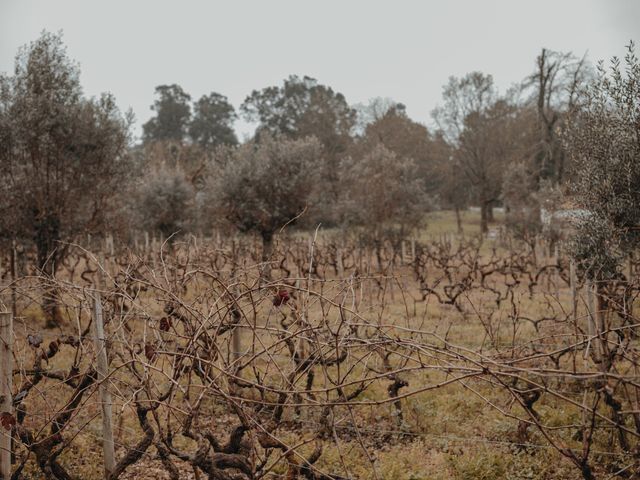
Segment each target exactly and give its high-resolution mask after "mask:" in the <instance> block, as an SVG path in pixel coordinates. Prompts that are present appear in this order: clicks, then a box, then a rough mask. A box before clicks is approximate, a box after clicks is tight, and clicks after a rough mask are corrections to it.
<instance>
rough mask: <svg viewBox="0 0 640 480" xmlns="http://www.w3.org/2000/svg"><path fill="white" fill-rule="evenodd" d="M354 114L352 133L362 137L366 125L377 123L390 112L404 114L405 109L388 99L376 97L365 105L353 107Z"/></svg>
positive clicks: (402, 105) (403, 106)
mask: <svg viewBox="0 0 640 480" xmlns="http://www.w3.org/2000/svg"><path fill="white" fill-rule="evenodd" d="M353 109H354V110H355V112H356V121H355V125H354V132H355V134H356V135H364V132H365V130H366V128H367V126H368V125H371V124H372V123H375V122H377V121H378V120H380V119H381V118H382V117H384V116H385V115H386V114H387V112H389V111H390V110H392V109H393V110H396V111H397V112H403V113H406V107H405V105H404V104H402V103H398V102H396V101H395V100H393V99H392V98H389V97H376V98H372V99H370V100H369V101H368V102H367V103H366V104H363V103H358V104H356V105H354V106H353Z"/></svg>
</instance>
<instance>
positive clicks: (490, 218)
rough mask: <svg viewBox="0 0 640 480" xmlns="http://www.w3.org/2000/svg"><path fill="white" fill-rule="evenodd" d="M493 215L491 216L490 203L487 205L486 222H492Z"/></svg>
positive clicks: (491, 207)
mask: <svg viewBox="0 0 640 480" xmlns="http://www.w3.org/2000/svg"><path fill="white" fill-rule="evenodd" d="M495 220H496V219H495V217H494V216H493V205H491V204H490V203H489V204H488V205H487V222H488V223H493V222H495Z"/></svg>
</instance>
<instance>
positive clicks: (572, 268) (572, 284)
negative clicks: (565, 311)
mask: <svg viewBox="0 0 640 480" xmlns="http://www.w3.org/2000/svg"><path fill="white" fill-rule="evenodd" d="M577 280H578V279H577V278H576V264H575V263H573V260H571V261H570V263H569V288H570V289H571V315H572V317H573V322H574V323H575V322H576V321H577V319H578V299H577V297H576V290H577V286H576V284H577Z"/></svg>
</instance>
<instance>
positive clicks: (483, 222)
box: [480, 202, 489, 235]
mask: <svg viewBox="0 0 640 480" xmlns="http://www.w3.org/2000/svg"><path fill="white" fill-rule="evenodd" d="M488 231H489V225H488V219H487V204H486V203H484V202H483V203H482V204H481V205H480V232H482V234H483V235H484V234H486V233H487V232H488Z"/></svg>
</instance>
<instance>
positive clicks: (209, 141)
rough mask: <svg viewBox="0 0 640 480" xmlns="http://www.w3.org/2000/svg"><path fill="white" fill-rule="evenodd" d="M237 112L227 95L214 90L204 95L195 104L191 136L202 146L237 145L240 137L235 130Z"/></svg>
mask: <svg viewBox="0 0 640 480" xmlns="http://www.w3.org/2000/svg"><path fill="white" fill-rule="evenodd" d="M235 119H236V112H235V110H234V108H233V105H231V104H230V103H229V101H228V100H227V97H225V96H223V95H220V94H219V93H215V92H212V93H210V94H209V95H203V96H202V97H200V99H199V100H198V101H197V102H196V103H195V104H194V105H193V119H192V120H191V123H190V124H189V136H190V137H191V139H192V140H193V141H194V142H195V143H197V144H198V145H200V146H202V147H205V148H206V147H213V146H216V145H236V144H237V143H238V138H237V137H236V134H235V132H234V131H233V122H234V121H235Z"/></svg>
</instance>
